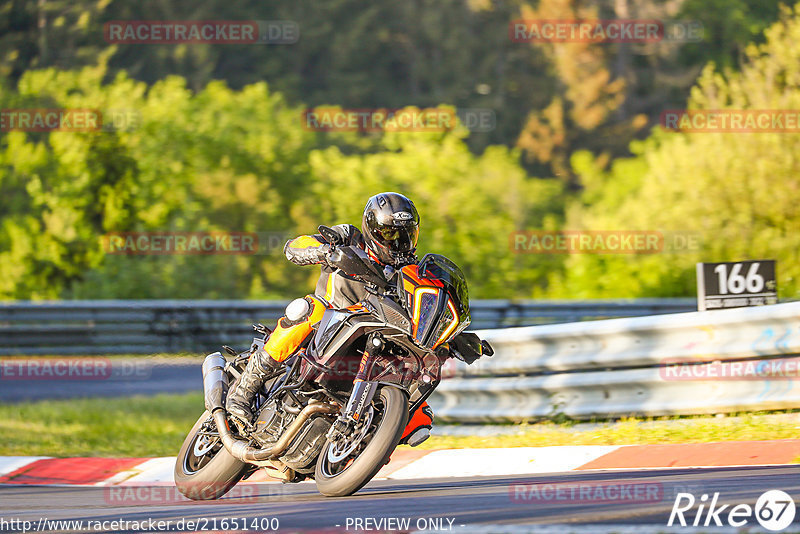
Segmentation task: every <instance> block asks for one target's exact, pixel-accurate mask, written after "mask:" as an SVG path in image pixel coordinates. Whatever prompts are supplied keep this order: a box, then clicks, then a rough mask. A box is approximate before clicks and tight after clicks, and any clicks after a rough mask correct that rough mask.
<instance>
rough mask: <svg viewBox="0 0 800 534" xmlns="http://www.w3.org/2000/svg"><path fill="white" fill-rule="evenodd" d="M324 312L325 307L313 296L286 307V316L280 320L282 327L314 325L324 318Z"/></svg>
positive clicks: (296, 300) (294, 301)
mask: <svg viewBox="0 0 800 534" xmlns="http://www.w3.org/2000/svg"><path fill="white" fill-rule="evenodd" d="M324 311H325V305H324V304H322V302H320V301H319V300H318V299H316V298H315V297H313V296H311V295H308V296H305V297H303V298H299V299H295V300H293V301H292V302H290V303H289V305H288V306H286V311H285V312H284V316H283V317H282V318H281V320H280V326H281V327H283V328H291V327H293V326H295V325H298V324H301V323H305V322H309V323H311V324H313V323H315V322H317V321H319V319H321V318H322V313H323V312H324Z"/></svg>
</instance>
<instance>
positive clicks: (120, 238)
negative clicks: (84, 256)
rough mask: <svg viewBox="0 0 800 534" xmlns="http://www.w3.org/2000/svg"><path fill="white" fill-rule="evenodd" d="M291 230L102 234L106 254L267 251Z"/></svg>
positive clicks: (280, 245)
mask: <svg viewBox="0 0 800 534" xmlns="http://www.w3.org/2000/svg"><path fill="white" fill-rule="evenodd" d="M291 237H292V236H291V234H290V233H289V232H283V231H276V232H226V231H213V232H172V231H163V232H109V233H107V234H104V235H103V236H101V238H100V242H101V246H102V248H103V250H104V251H105V253H106V254H113V255H128V256H170V255H217V254H220V255H264V254H270V253H271V252H273V251H275V250H283V247H284V245H285V244H286V242H287V241H288V240H289V239H290V238H291Z"/></svg>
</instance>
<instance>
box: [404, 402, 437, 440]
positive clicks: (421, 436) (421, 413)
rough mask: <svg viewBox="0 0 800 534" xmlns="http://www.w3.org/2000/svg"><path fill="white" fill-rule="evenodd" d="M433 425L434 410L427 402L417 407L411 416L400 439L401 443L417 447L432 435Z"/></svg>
mask: <svg viewBox="0 0 800 534" xmlns="http://www.w3.org/2000/svg"><path fill="white" fill-rule="evenodd" d="M432 426H433V410H431V407H430V406H428V403H427V402H424V403H422V406H420V407H419V408H417V411H415V412H414V414H413V415H412V416H411V419H410V420H409V421H408V424H407V425H406V428H405V429H404V430H403V437H402V438H401V439H400V444H401V445H411V446H412V447H416V446H417V445H419V444H421V443H422V442H423V441H425V440H426V439H428V438H429V437H431V427H432Z"/></svg>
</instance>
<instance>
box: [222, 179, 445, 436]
mask: <svg viewBox="0 0 800 534" xmlns="http://www.w3.org/2000/svg"><path fill="white" fill-rule="evenodd" d="M331 229H332V230H333V231H335V232H336V234H337V235H338V239H337V240H336V242H333V243H329V242H328V241H327V240H326V238H325V237H323V236H322V235H321V234H314V235H303V236H299V237H296V238H294V239H292V240H290V241H288V242H287V243H286V245H285V246H284V248H283V251H284V254H286V258H287V259H288V260H289V261H291V262H292V263H295V264H297V265H315V264H319V265H321V266H322V273H321V274H320V277H319V280H318V281H317V287H316V290H315V292H314V294H312V295H307V296H305V297H303V298H300V299H296V300H294V301H292V302H291V303H290V304H289V305H288V306H287V307H286V312H285V315H284V316H283V317H282V318H281V319H280V320H279V321H278V325H277V326H276V328H275V330H274V331H273V332H272V334H270V336H269V338H268V339H267V341H266V343H265V344H264V348H263V350H259V351H256V352H254V353H253V354H252V355H251V356H250V359H249V361H248V362H247V367H246V369H245V371H244V373H242V376H241V377H240V378H239V379H238V380H237V381H236V383H235V384H234V385H233V387H232V388H231V391H230V393H229V394H228V398H227V401H226V408H227V410H228V412H229V413H230V414H231V415H232V416H233V417H235V418H237V419H238V420H239V421H240V422H242V423H244V427H245V428H247V427H249V426H250V424H251V422H252V420H253V414H252V412H251V410H250V403H251V401H252V400H253V398H254V397H255V395H256V393H257V392H258V390H259V389H260V388H261V387H262V385H263V384H264V381H265V379H266V377H267V376H269V375H270V374H272V373H273V372H274V371H275V370H276V369H277V368H278V367H279V365H280V363H281V362H283V361H284V360H286V359H287V358H288V357H289V356H291V355H292V354H294V352H295V351H296V350H297V349H298V347H299V346H300V345H301V344H302V343H303V341H304V340H305V339H306V337H307V336H308V335H310V334H311V332H312V330H313V327H314V325H315V324H316V323H318V322H319V321H320V319H321V318H322V314H323V313H324V311H325V310H326V309H327V308H330V307H333V308H345V307H347V306H351V305H353V304H356V303H357V302H359V301H361V300H362V299H363V298H364V297H365V296H366V290H365V286H364V284H363V283H362V282H360V281H358V280H355V279H354V278H351V277H349V276H347V275H346V274H344V273H343V272H342V271H341V270H339V269H337V268H336V267H335V266H334V265H331V264H330V262H329V261H328V258H329V253H330V251H331V247H332V246H336V245H339V246H346V245H354V246H357V247H360V248H362V249H364V250H366V252H367V255H368V256H369V257H370V259H371V260H372V261H374V262H375V263H376V264H377V265H379V266H380V267H381V268H383V269H384V273H386V274H387V277H388V275H390V274H391V273H392V272H393V271H394V270H395V269H399V268H401V267H403V266H404V265H408V264H410V263H416V262H417V257H416V254H415V253H416V247H417V238H418V237H419V213H418V212H417V208H416V207H415V206H414V203H413V202H411V200H409V199H408V198H407V197H405V196H404V195H401V194H399V193H391V192H387V193H380V194H378V195H375V196H373V197H371V198H370V199H369V200H368V201H367V205H366V207H365V208H364V215H363V217H362V221H361V231H359V229H358V228H356V227H355V226H353V225H351V224H339V225H336V226H333V227H332V228H331ZM432 423H433V411H432V410H431V409H430V407H429V406H428V403H424V404H423V405H422V406H420V408H419V409H417V410H416V411H415V412H414V413H413V414H412V416H411V418H410V419H409V423H408V425H407V426H406V428H405V430H404V431H403V436H402V438H401V441H400V443H407V444H409V445H411V446H416V445H419V444H420V443H422V442H423V441H425V440H426V439H428V437H429V436H430V430H431V424H432Z"/></svg>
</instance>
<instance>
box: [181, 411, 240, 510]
mask: <svg viewBox="0 0 800 534" xmlns="http://www.w3.org/2000/svg"><path fill="white" fill-rule="evenodd" d="M247 467H248V466H247V464H246V463H244V462H241V461H239V460H238V459H236V458H234V457H233V456H231V454H230V453H229V452H228V451H227V450H226V449H225V447H224V446H223V445H222V441H220V438H219V433H218V432H217V426H216V425H215V424H214V419H213V417H212V416H211V413H210V412H208V411H206V412H205V413H204V414H203V415H201V416H200V419H198V420H197V423H195V425H194V427H192V429H191V430H190V431H189V435H188V436H186V439H185V440H184V442H183V446H182V447H181V450H180V452H179V453H178V459H177V461H176V462H175V485H176V486H177V487H178V490H179V491H180V492H181V493H182V494H183V495H185V496H186V497H188V498H190V499H192V500H194V501H206V500H212V499H218V498H220V497H222V496H223V495H224V494H225V493H227V492H228V490H230V489H231V488H232V487H233V486H235V485H236V483H237V482H239V480H240V479H241V478H242V476H243V475H244V473H245V471H246V470H247Z"/></svg>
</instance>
